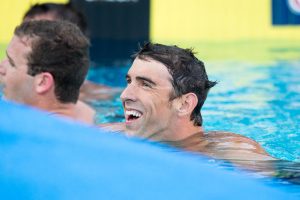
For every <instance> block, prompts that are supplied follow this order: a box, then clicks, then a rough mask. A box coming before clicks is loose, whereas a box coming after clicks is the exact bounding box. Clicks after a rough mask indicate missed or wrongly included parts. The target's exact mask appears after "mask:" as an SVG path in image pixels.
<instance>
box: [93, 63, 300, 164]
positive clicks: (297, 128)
mask: <svg viewBox="0 0 300 200" xmlns="http://www.w3.org/2000/svg"><path fill="white" fill-rule="evenodd" d="M128 68H129V66H126V67H98V68H92V69H91V71H90V74H89V79H90V80H93V81H95V82H98V83H103V84H107V85H111V86H115V87H125V85H126V82H125V75H126V73H127V70H128ZM206 68H207V73H208V75H209V77H210V79H211V80H216V81H218V84H217V85H216V86H215V87H214V88H212V89H211V91H210V93H209V96H208V98H207V100H206V102H205V104H204V107H203V110H202V112H203V120H204V128H205V130H207V131H209V130H224V131H230V132H234V133H239V134H242V135H245V136H247V137H250V138H252V139H254V140H256V141H258V142H259V143H260V144H261V145H262V146H263V147H264V148H265V149H266V150H267V151H268V152H269V153H270V154H271V155H272V156H274V157H276V158H280V159H283V160H288V161H296V162H300V125H299V123H298V121H299V120H300V76H299V75H298V74H300V61H299V60H297V61H278V62H268V63H264V64H257V63H247V62H230V61H224V62H223V61H222V62H210V63H206ZM92 105H93V106H94V107H95V109H96V110H97V120H98V123H105V122H119V121H122V120H123V111H122V106H121V101H120V99H119V94H117V95H115V97H114V98H113V100H112V101H111V100H105V101H97V102H92Z"/></svg>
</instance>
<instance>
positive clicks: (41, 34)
mask: <svg viewBox="0 0 300 200" xmlns="http://www.w3.org/2000/svg"><path fill="white" fill-rule="evenodd" d="M14 34H15V36H17V37H19V38H21V39H24V40H27V41H28V43H29V45H30V46H31V52H29V53H28V55H27V65H28V74H29V75H32V76H35V75H37V74H40V73H42V72H49V73H50V74H52V76H53V78H54V82H55V95H56V97H57V99H58V100H59V101H60V102H62V103H76V102H77V100H78V97H79V90H80V86H81V85H82V83H83V81H84V79H85V77H86V74H87V71H88V68H89V41H88V39H87V38H86V37H85V36H84V34H83V33H82V32H81V31H80V29H79V28H78V27H77V26H76V25H74V24H73V23H70V22H67V21H49V20H33V21H27V22H23V23H22V24H21V25H19V26H17V27H16V29H15V32H14Z"/></svg>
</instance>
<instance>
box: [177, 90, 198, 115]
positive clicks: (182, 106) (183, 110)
mask: <svg viewBox="0 0 300 200" xmlns="http://www.w3.org/2000/svg"><path fill="white" fill-rule="evenodd" d="M178 100H179V102H177V103H178V104H177V111H178V114H179V116H185V115H188V116H190V115H191V113H192V112H193V110H194V108H195V107H196V106H197V103H198V98H197V95H196V94H194V93H187V94H184V95H182V96H181V97H180V98H179V99H178Z"/></svg>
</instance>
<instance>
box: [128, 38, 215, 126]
mask: <svg viewBox="0 0 300 200" xmlns="http://www.w3.org/2000/svg"><path fill="white" fill-rule="evenodd" d="M133 58H139V59H142V60H147V59H149V58H150V59H153V60H156V61H158V62H160V63H162V64H164V65H165V66H166V67H167V69H168V71H169V73H170V75H171V76H172V80H170V81H171V83H172V85H173V88H174V91H172V93H171V94H170V100H173V99H175V98H177V97H180V96H182V95H184V94H187V93H190V92H191V93H194V94H196V95H197V98H198V104H197V105H196V107H195V108H194V110H193V112H192V114H191V118H190V119H191V120H193V121H194V125H196V126H202V116H201V108H202V106H203V104H204V102H205V100H206V97H207V94H208V91H209V89H210V88H212V87H213V86H214V85H216V83H217V82H214V81H210V80H208V77H207V74H206V70H205V66H204V63H203V62H202V61H200V60H198V59H197V58H196V57H195V54H194V52H193V50H192V49H182V48H179V47H177V46H167V45H162V44H152V43H150V42H149V43H146V44H145V45H144V46H142V47H141V48H140V50H139V51H138V52H137V53H136V54H134V55H133Z"/></svg>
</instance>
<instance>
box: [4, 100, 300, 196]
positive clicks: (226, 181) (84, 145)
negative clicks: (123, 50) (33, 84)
mask: <svg viewBox="0 0 300 200" xmlns="http://www.w3.org/2000/svg"><path fill="white" fill-rule="evenodd" d="M0 196H1V199H130V200H132V199H143V200H144V199H272V200H276V199H293V198H294V197H293V196H291V195H290V194H288V193H286V191H284V190H281V188H278V187H272V186H270V185H266V184H264V183H262V182H260V181H258V180H253V179H251V178H249V177H247V176H245V175H243V174H237V173H236V172H230V171H226V170H222V169H220V168H217V167H216V166H214V165H212V164H209V163H208V162H207V160H205V159H204V158H201V157H198V156H197V158H196V157H195V156H192V155H189V154H185V153H183V154H174V153H171V152H170V151H169V150H167V149H166V148H161V147H160V146H158V145H155V144H153V143H148V142H145V141H140V140H137V139H128V138H126V137H125V136H122V135H113V134H108V133H105V132H104V131H102V130H100V129H98V128H93V127H88V126H85V125H82V124H77V123H75V122H72V121H69V120H65V119H60V118H55V117H53V116H49V115H47V114H46V113H44V112H42V111H38V110H35V109H32V108H29V107H26V106H21V105H15V104H12V103H8V102H4V101H1V100H0ZM295 199H296V198H295Z"/></svg>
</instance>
